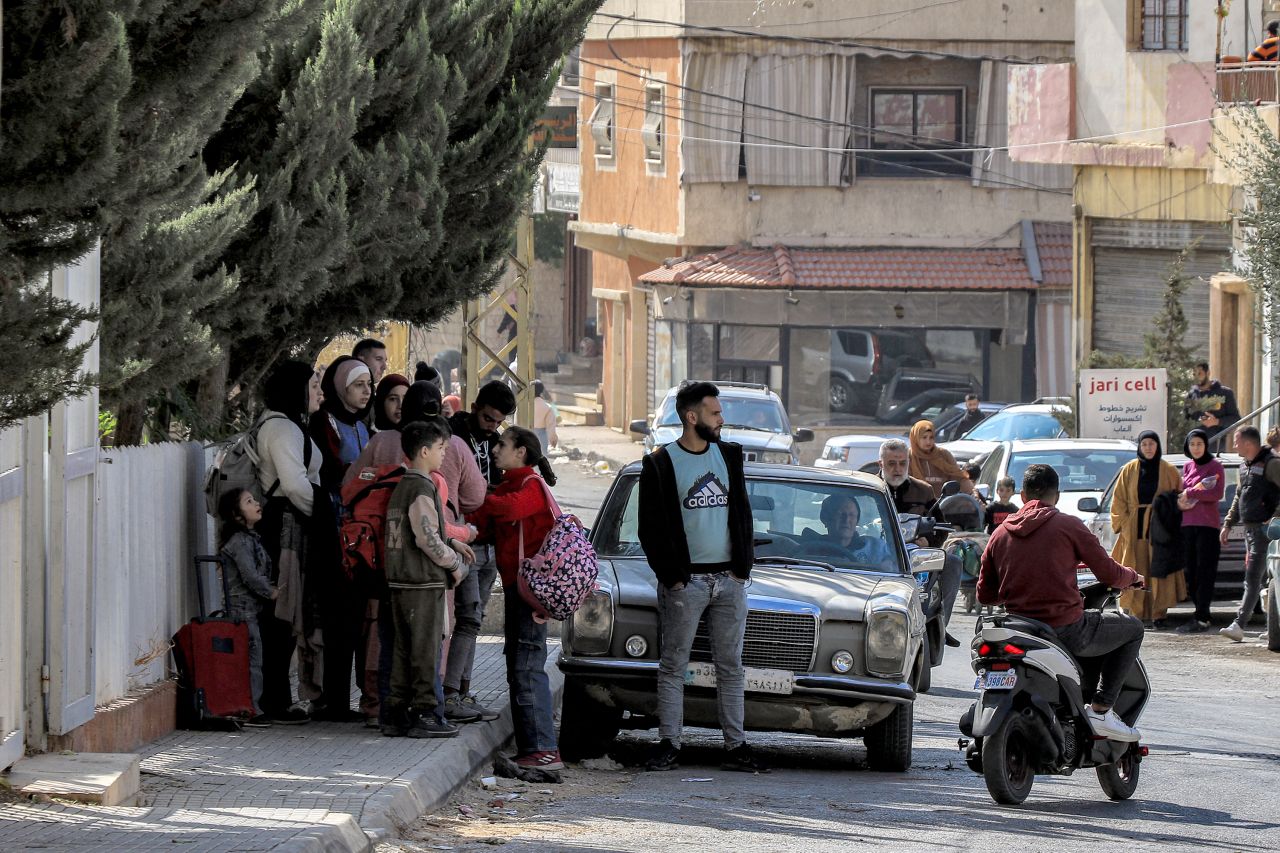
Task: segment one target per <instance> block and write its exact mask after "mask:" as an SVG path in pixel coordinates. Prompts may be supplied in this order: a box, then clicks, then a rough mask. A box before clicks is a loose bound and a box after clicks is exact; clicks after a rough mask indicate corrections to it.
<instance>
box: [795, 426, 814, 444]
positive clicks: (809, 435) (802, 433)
mask: <svg viewBox="0 0 1280 853" xmlns="http://www.w3.org/2000/svg"><path fill="white" fill-rule="evenodd" d="M795 439H796V441H813V430H811V429H807V428H805V427H801V428H800V429H798V430H796V432H795Z"/></svg>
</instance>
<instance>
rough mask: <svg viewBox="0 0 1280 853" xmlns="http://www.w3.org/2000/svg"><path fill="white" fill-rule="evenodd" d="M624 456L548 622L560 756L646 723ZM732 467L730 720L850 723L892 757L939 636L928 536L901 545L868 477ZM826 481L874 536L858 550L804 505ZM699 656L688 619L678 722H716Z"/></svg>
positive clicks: (646, 652) (636, 548) (890, 765)
mask: <svg viewBox="0 0 1280 853" xmlns="http://www.w3.org/2000/svg"><path fill="white" fill-rule="evenodd" d="M640 467H641V466H640V463H635V462H633V463H632V464H630V465H628V466H627V467H626V468H624V469H623V470H622V471H621V472H620V473H619V475H618V477H617V479H616V480H615V481H614V483H613V486H612V487H611V488H610V490H609V493H608V495H606V497H605V500H604V504H603V505H602V506H601V509H600V515H599V517H598V519H597V522H596V526H595V527H594V528H593V529H592V531H591V542H592V544H593V545H594V546H595V550H596V553H597V554H598V555H599V557H600V578H599V589H598V590H597V591H596V592H595V593H593V595H592V596H591V598H589V599H588V600H587V602H586V603H585V604H584V605H583V607H582V609H580V610H579V611H578V612H577V613H575V614H574V615H573V617H572V618H571V619H569V620H568V621H567V622H565V623H564V628H563V644H562V646H561V656H560V661H559V666H560V670H561V671H562V672H563V673H564V676H565V684H564V706H563V711H562V714H563V717H562V725H561V741H560V746H561V749H562V750H563V751H564V753H565V755H566V756H571V755H578V756H582V755H587V754H592V753H595V754H599V753H601V752H603V751H604V750H605V749H606V748H607V746H608V744H609V743H610V742H611V741H612V740H613V738H614V737H615V736H616V735H617V733H618V731H619V729H620V728H621V727H622V726H623V725H624V722H625V724H626V725H627V726H628V727H631V728H652V727H653V726H655V725H657V695H656V675H657V670H658V659H659V654H658V625H657V582H656V580H655V578H654V574H653V570H652V569H651V568H650V567H649V564H648V562H647V561H646V559H645V555H644V551H643V550H642V549H641V547H640V540H639V533H638V516H639V507H638V504H639V489H638V483H639V478H640ZM746 481H747V490H748V492H749V493H750V502H751V507H752V515H753V518H754V524H755V531H756V537H757V538H756V559H755V567H754V569H753V570H752V574H751V583H750V585H749V586H748V587H747V607H748V613H747V624H746V635H745V639H744V641H743V653H742V659H743V663H744V664H745V666H746V668H747V692H746V727H747V728H748V729H752V730H758V731H785V732H801V733H808V734H815V735H819V736H823V737H862V738H863V740H864V741H865V742H866V746H867V758H868V763H869V764H870V765H871V766H872V767H873V768H874V769H879V770H898V771H905V770H906V769H907V768H908V767H910V765H911V735H912V728H913V724H912V720H913V710H912V709H913V703H914V702H915V698H916V694H917V692H923V691H925V690H927V689H928V683H929V680H930V678H931V672H932V667H933V666H935V665H936V664H937V663H940V662H941V660H942V652H943V650H944V647H943V645H942V642H941V640H942V630H941V624H940V621H939V620H940V617H939V616H938V615H937V611H938V609H939V604H940V599H941V592H940V590H939V589H938V584H937V582H936V581H937V579H938V578H939V574H938V573H939V572H940V571H941V569H942V565H943V562H944V555H943V552H942V551H940V550H934V549H927V548H921V549H916V548H914V547H912V549H911V550H908V546H907V545H906V543H905V542H904V541H903V538H902V531H901V530H900V528H899V522H898V517H897V514H896V513H895V512H894V508H893V503H892V501H891V499H890V497H889V493H888V491H887V489H886V488H885V485H884V484H883V483H882V482H881V481H879V480H877V479H875V478H873V477H867V476H862V475H857V474H847V473H835V472H827V471H819V470H816V469H813V468H782V467H779V466H765V465H758V464H751V463H748V464H747V466H746ZM831 495H847V496H849V497H851V498H852V499H854V500H855V501H857V503H858V506H859V508H860V510H861V525H860V529H861V533H862V535H864V536H867V537H870V538H872V539H874V540H879V541H880V542H881V543H882V544H883V549H882V553H881V555H880V556H879V557H878V558H877V559H876V561H875V563H874V564H871V563H861V562H858V561H856V560H855V559H854V558H853V556H852V555H851V554H850V552H848V551H845V550H844V549H843V548H840V547H839V546H837V545H835V544H834V543H831V542H829V541H826V540H825V527H824V525H823V524H822V522H821V521H820V519H819V514H820V512H821V507H822V503H823V501H824V500H825V499H826V498H828V497H829V496H831ZM915 573H923V575H924V576H925V578H926V581H925V582H924V583H921V582H920V581H918V580H917V578H916V577H914V576H913V574H915ZM929 612H932V613H933V614H934V615H933V616H932V617H930V618H926V616H925V614H926V613H929ZM935 644H936V646H937V655H936V656H934V653H933V648H932V647H933V646H934V645H935ZM710 663H711V650H710V645H709V641H708V636H707V631H706V623H705V621H704V622H703V624H702V625H701V626H699V628H698V631H697V634H696V635H695V638H694V642H693V654H692V658H691V662H690V668H689V671H688V673H687V674H686V680H685V683H686V684H687V685H689V686H687V687H686V688H685V708H684V721H685V724H686V725H695V726H718V725H719V722H718V718H717V713H716V701H715V691H714V689H713V686H712V685H713V684H714V682H713V680H712V679H711V678H710V677H709V676H708V673H714V668H713V667H712V666H711V665H710Z"/></svg>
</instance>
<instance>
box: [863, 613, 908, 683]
mask: <svg viewBox="0 0 1280 853" xmlns="http://www.w3.org/2000/svg"><path fill="white" fill-rule="evenodd" d="M906 656H907V614H905V613H903V612H901V611H898V610H879V611H876V612H874V613H872V614H871V619H870V620H869V621H868V622H867V671H868V672H870V673H872V674H873V675H892V676H901V675H902V664H903V661H904V660H905V659H906Z"/></svg>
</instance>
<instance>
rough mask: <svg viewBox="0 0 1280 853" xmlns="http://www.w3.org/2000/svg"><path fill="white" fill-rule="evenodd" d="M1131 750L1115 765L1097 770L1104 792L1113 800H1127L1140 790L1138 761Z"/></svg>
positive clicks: (1108, 765)
mask: <svg viewBox="0 0 1280 853" xmlns="http://www.w3.org/2000/svg"><path fill="white" fill-rule="evenodd" d="M1133 752H1134V751H1133V750H1132V749H1130V750H1129V751H1128V752H1126V753H1125V754H1124V756H1123V757H1122V758H1121V759H1120V760H1119V761H1117V762H1116V763H1114V764H1104V765H1102V766H1101V767H1098V768H1095V769H1096V770H1097V771H1098V782H1099V784H1101V785H1102V792H1103V793H1104V794H1106V795H1107V796H1108V797H1110V798H1111V799H1113V800H1127V799H1129V798H1130V797H1132V796H1133V792H1134V791H1136V790H1138V767H1139V765H1138V760H1137V758H1135V757H1134V754H1133Z"/></svg>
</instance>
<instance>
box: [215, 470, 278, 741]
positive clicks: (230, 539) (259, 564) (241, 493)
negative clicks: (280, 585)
mask: <svg viewBox="0 0 1280 853" xmlns="http://www.w3.org/2000/svg"><path fill="white" fill-rule="evenodd" d="M218 516H219V518H221V519H222V536H221V539H222V548H221V550H220V551H219V553H218V556H219V557H221V558H222V571H223V572H225V573H226V577H227V601H226V602H225V603H224V605H225V610H226V615H227V618H229V619H238V620H240V621H242V622H244V623H246V624H247V625H248V626H249V689H250V692H251V693H252V695H253V711H254V716H253V718H252V719H250V720H249V721H248V722H247V723H246V725H251V726H266V725H270V724H269V723H268V722H267V718H266V717H265V716H264V715H263V713H262V706H261V704H260V703H261V702H262V632H261V630H260V629H259V628H258V619H259V616H260V614H261V613H262V609H263V608H264V607H265V606H266V605H267V604H268V603H269V602H271V601H274V600H275V597H276V595H277V594H278V592H277V590H276V588H275V587H274V586H272V584H271V558H270V557H268V556H267V551H266V549H265V548H263V547H262V540H261V539H260V538H259V537H258V534H257V533H256V532H254V529H253V527H254V525H255V524H257V523H258V522H259V521H261V520H262V505H261V504H259V503H258V501H257V499H256V498H255V497H254V496H253V493H252V492H250V491H249V490H248V489H238V490H236V491H231V492H227V493H226V494H224V495H223V496H222V499H221V500H219V501H218Z"/></svg>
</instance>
